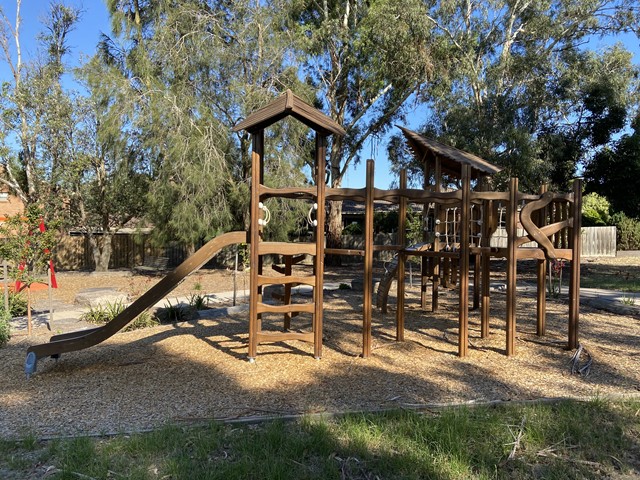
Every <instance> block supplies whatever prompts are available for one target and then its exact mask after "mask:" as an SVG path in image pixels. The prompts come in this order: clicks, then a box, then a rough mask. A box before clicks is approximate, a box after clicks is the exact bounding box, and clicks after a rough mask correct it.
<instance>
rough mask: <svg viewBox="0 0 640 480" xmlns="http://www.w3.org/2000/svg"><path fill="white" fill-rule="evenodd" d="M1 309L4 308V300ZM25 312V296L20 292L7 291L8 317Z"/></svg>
mask: <svg viewBox="0 0 640 480" xmlns="http://www.w3.org/2000/svg"><path fill="white" fill-rule="evenodd" d="M0 301H1V299H0ZM3 309H4V302H3ZM26 314H27V299H26V297H25V296H24V295H23V294H22V293H16V292H9V317H22V316H24V315H26Z"/></svg>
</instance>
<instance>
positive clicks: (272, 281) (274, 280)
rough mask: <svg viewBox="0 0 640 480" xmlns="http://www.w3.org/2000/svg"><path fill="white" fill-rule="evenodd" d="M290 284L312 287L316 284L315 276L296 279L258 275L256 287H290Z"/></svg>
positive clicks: (292, 277)
mask: <svg viewBox="0 0 640 480" xmlns="http://www.w3.org/2000/svg"><path fill="white" fill-rule="evenodd" d="M292 283H299V284H302V285H310V286H312V287H313V286H314V285H315V284H316V276H315V275H309V276H306V277H297V276H294V275H289V276H286V277H267V276H265V275H258V286H259V287H261V286H263V285H290V284H292Z"/></svg>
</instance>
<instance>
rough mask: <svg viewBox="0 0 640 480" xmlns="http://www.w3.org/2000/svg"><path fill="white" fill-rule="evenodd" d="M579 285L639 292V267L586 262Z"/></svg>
mask: <svg viewBox="0 0 640 480" xmlns="http://www.w3.org/2000/svg"><path fill="white" fill-rule="evenodd" d="M567 282H568V280H567ZM580 286H582V287H585V288H604V289H608V290H618V291H621V292H628V293H640V267H638V266H618V265H615V266H614V265H606V264H586V265H583V267H582V269H581V271H580Z"/></svg>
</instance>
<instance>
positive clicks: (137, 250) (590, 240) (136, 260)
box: [54, 227, 616, 270]
mask: <svg viewBox="0 0 640 480" xmlns="http://www.w3.org/2000/svg"><path fill="white" fill-rule="evenodd" d="M521 233H522V232H521ZM395 238H396V235H395V234H383V233H379V234H376V237H375V242H374V243H375V244H376V245H391V244H394V243H395V241H396V240H395ZM506 240H507V239H506V234H505V235H504V236H501V235H500V229H498V231H497V232H496V234H495V235H494V237H492V239H491V246H494V247H501V246H506ZM363 242H364V240H363V238H362V236H360V235H344V236H343V246H344V247H345V248H354V249H357V248H364V247H363ZM503 243H504V245H502V244H503ZM196 247H199V245H197V246H196ZM111 249H112V251H111V260H110V261H109V268H110V269H118V268H133V267H135V266H136V265H142V263H143V262H144V259H145V258H147V257H149V256H153V257H168V258H169V264H168V265H169V267H175V266H177V265H179V264H180V263H181V262H182V261H183V260H185V259H186V258H187V249H186V248H185V247H184V246H183V245H179V244H176V243H171V244H169V245H166V246H164V247H156V246H154V245H152V244H151V241H150V239H149V236H148V235H132V234H118V235H114V236H113V240H112V243H111ZM54 253H55V257H54V261H55V265H56V268H57V269H58V270H93V269H94V268H95V263H94V261H93V256H92V252H91V246H90V244H89V238H88V237H86V236H84V235H74V236H71V235H67V236H65V237H63V238H62V240H61V241H60V244H59V245H58V247H57V248H56V249H55V252H54ZM375 256H376V258H378V259H380V260H389V259H390V258H391V257H392V256H393V252H375ZM582 256H584V257H595V256H600V257H615V256H616V227H585V228H583V229H582ZM232 257H233V252H231V251H229V252H225V253H223V254H222V256H221V258H222V259H221V260H219V261H221V262H222V263H225V262H226V263H229V262H231V261H232ZM345 258H346V259H347V260H349V261H353V260H354V258H352V257H349V258H347V257H345ZM214 263H215V261H214Z"/></svg>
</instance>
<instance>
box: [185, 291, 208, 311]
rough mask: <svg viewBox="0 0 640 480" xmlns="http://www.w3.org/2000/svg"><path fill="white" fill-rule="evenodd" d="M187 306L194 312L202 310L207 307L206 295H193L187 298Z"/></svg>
mask: <svg viewBox="0 0 640 480" xmlns="http://www.w3.org/2000/svg"><path fill="white" fill-rule="evenodd" d="M189 305H190V306H192V307H193V308H195V309H196V310H204V309H206V308H208V307H209V301H208V299H207V296H206V295H202V294H200V293H193V294H191V295H190V296H189Z"/></svg>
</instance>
